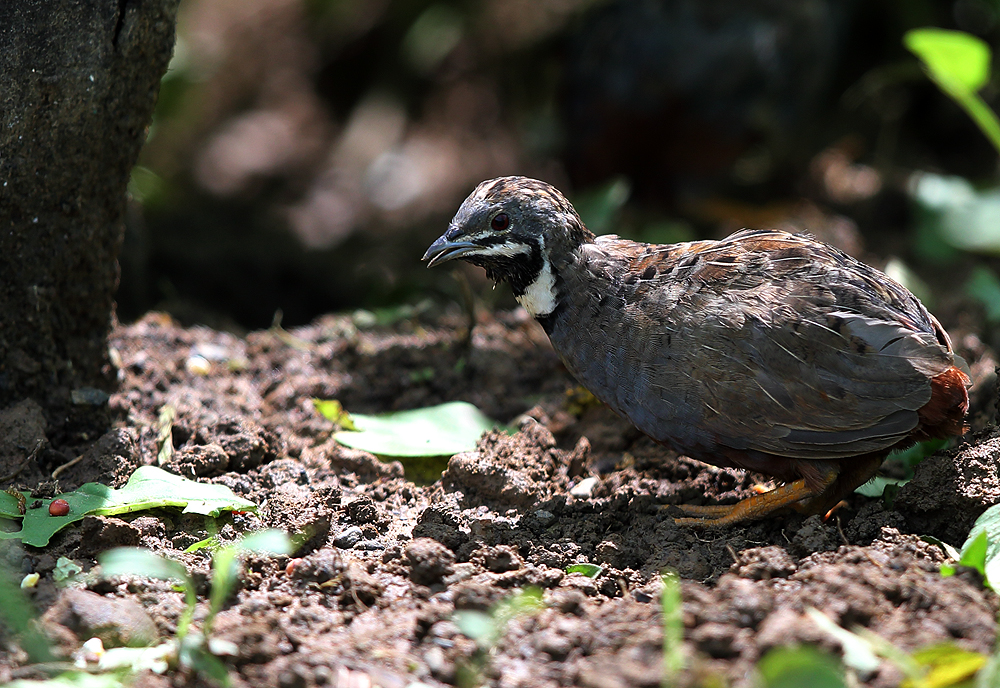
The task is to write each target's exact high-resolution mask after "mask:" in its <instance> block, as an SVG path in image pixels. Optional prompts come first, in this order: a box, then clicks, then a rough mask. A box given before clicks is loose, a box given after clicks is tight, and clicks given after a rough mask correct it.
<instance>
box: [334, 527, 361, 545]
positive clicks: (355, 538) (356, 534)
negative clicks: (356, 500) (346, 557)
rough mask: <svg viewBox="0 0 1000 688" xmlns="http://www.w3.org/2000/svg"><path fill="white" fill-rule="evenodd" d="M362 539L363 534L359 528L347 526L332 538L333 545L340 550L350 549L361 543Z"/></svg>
mask: <svg viewBox="0 0 1000 688" xmlns="http://www.w3.org/2000/svg"><path fill="white" fill-rule="evenodd" d="M363 537H364V534H363V533H362V532H361V529H360V528H358V527H357V526H348V527H347V528H344V529H343V530H342V531H340V532H339V533H337V535H336V536H335V537H334V538H333V544H335V545H336V546H337V547H339V548H340V549H351V548H352V547H354V545H356V544H358V543H359V542H361V540H362V538H363Z"/></svg>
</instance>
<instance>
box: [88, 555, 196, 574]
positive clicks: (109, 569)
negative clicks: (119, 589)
mask: <svg viewBox="0 0 1000 688" xmlns="http://www.w3.org/2000/svg"><path fill="white" fill-rule="evenodd" d="M97 560H98V561H99V562H100V564H101V572H102V573H103V574H104V575H105V576H145V577H146V578H157V579H159V580H176V581H186V580H187V579H188V572H187V569H186V568H185V567H184V564H182V563H180V562H179V561H174V560H173V559H167V558H166V557H161V556H159V555H158V554H153V553H152V552H151V551H149V550H148V549H141V548H139V547H116V548H114V549H110V550H108V551H107V552H102V553H101V554H100V555H99V556H98V557H97Z"/></svg>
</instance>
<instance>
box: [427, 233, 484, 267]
mask: <svg viewBox="0 0 1000 688" xmlns="http://www.w3.org/2000/svg"><path fill="white" fill-rule="evenodd" d="M451 233H452V231H451V230H448V231H447V232H445V233H444V234H443V235H441V236H440V237H438V239H437V241H435V242H434V243H433V244H431V245H430V248H428V249H427V253H425V254H424V257H423V259H422V260H427V261H430V262H429V263H427V267H429V268H432V267H434V266H435V265H440V264H441V263H445V262H447V261H449V260H454V259H456V258H461V257H462V256H464V255H466V254H467V253H470V252H472V251H475V250H476V249H478V248H481V246H479V244H474V243H472V242H471V241H451V240H450V239H449V238H448V235H449V234H451Z"/></svg>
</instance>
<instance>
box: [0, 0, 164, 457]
mask: <svg viewBox="0 0 1000 688" xmlns="http://www.w3.org/2000/svg"><path fill="white" fill-rule="evenodd" d="M178 2H179V0H2V1H0V408H3V407H6V406H8V405H9V404H12V403H16V402H18V401H20V400H22V399H25V398H28V397H30V398H33V399H34V400H35V401H37V402H38V403H39V404H41V405H42V407H43V409H44V410H45V413H46V416H47V419H48V422H49V432H48V436H49V438H50V439H52V440H54V441H57V442H58V441H68V442H74V441H79V440H85V439H88V438H90V437H93V436H94V434H95V433H97V432H100V431H101V430H102V429H103V428H104V427H105V426H106V425H107V410H106V409H107V392H110V391H112V389H113V388H114V384H115V370H114V368H113V366H112V365H111V364H110V361H109V356H108V347H107V334H108V331H109V329H110V325H111V319H112V311H113V308H114V301H113V297H114V291H115V288H116V286H117V281H118V266H117V256H118V249H119V246H120V245H121V240H122V233H123V216H124V212H125V193H126V186H127V184H128V180H129V172H130V170H131V169H132V166H133V165H134V164H135V161H136V158H137V157H138V155H139V149H140V148H141V147H142V144H143V141H144V140H145V135H146V127H147V126H148V124H149V122H150V119H151V117H152V113H153V106H154V104H155V102H156V96H157V93H158V90H159V84H160V77H161V76H163V73H164V72H165V71H166V68H167V63H168V61H169V60H170V56H171V53H172V51H173V45H174V26H175V23H176V12H177V4H178Z"/></svg>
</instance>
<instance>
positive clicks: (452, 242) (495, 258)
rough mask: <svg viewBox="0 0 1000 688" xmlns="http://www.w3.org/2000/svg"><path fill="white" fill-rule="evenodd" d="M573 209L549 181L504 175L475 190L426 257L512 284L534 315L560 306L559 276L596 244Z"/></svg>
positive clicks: (437, 263) (522, 302)
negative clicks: (578, 252)
mask: <svg viewBox="0 0 1000 688" xmlns="http://www.w3.org/2000/svg"><path fill="white" fill-rule="evenodd" d="M593 239H594V235H593V234H591V233H590V231H589V230H587V228H586V227H584V226H583V222H582V221H581V220H580V216H579V215H577V213H576V210H574V208H573V205H572V204H571V203H570V202H569V201H568V200H566V197H565V196H563V195H562V194H561V193H559V191H558V190H557V189H556V188H555V187H553V186H551V185H549V184H546V183H545V182H540V181H538V180H535V179H528V178H527V177H500V178H498V179H491V180H489V181H485V182H483V183H482V184H480V185H479V186H477V187H476V190H475V191H473V192H472V194H470V195H469V197H468V198H466V199H465V201H464V202H463V203H462V206H461V207H460V208H459V209H458V212H457V213H456V214H455V217H454V218H453V219H452V221H451V223H450V224H449V225H448V231H446V232H445V233H444V234H442V235H441V236H440V237H439V238H438V240H437V241H435V242H434V243H433V244H431V246H430V248H428V249H427V252H426V253H425V254H424V258H423V259H424V260H426V261H429V262H428V267H433V266H435V265H440V264H441V263H444V262H447V261H449V260H454V259H456V258H458V259H461V260H464V261H467V262H469V263H472V264H473V265H478V266H479V267H481V268H483V269H485V270H486V274H487V275H488V276H489V277H490V279H492V280H494V281H497V282H507V283H509V284H510V286H511V289H512V290H513V291H514V296H515V297H516V298H517V300H518V301H519V302H520V303H521V305H523V306H524V307H525V308H526V309H527V310H528V312H529V313H531V314H532V315H534V316H541V315H547V314H549V313H551V312H552V310H554V308H555V302H556V293H555V277H554V274H553V267H555V268H557V269H558V268H559V267H560V266H561V265H562V264H563V263H564V262H566V261H568V260H571V255H572V252H573V251H574V249H576V248H577V247H579V246H580V244H583V243H586V242H590V241H593Z"/></svg>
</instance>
